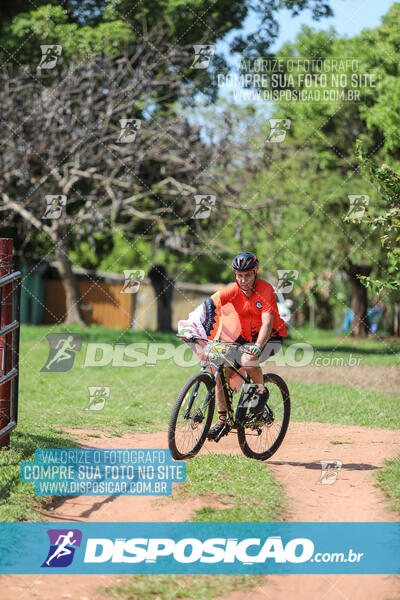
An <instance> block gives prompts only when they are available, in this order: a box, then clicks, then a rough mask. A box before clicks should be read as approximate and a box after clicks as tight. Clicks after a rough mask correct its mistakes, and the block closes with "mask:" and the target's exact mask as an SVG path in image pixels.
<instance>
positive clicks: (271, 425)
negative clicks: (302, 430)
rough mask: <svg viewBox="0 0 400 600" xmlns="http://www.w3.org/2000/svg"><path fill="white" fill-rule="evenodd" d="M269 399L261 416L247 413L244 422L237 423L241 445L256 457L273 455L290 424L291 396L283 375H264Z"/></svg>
mask: <svg viewBox="0 0 400 600" xmlns="http://www.w3.org/2000/svg"><path fill="white" fill-rule="evenodd" d="M264 385H265V386H266V387H267V389H268V391H269V399H268V402H267V404H266V407H265V410H264V413H263V415H262V416H261V417H257V418H256V417H254V416H253V415H251V414H250V413H249V414H247V415H246V417H245V420H244V424H243V425H239V424H238V426H237V434H238V439H239V445H240V448H241V450H242V452H243V454H244V455H245V456H248V457H249V458H255V459H256V460H266V459H267V458H270V457H271V456H272V455H273V454H274V453H275V452H276V451H277V450H278V448H279V446H280V445H281V443H282V441H283V438H284V437H285V435H286V431H287V428H288V425H289V419H290V395H289V390H288V387H287V385H286V383H285V382H284V381H283V379H282V377H279V375H275V374H274V373H268V374H266V375H264Z"/></svg>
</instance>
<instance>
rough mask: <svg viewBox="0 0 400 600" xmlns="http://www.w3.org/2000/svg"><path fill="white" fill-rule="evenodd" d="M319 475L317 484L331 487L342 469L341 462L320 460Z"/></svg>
mask: <svg viewBox="0 0 400 600" xmlns="http://www.w3.org/2000/svg"><path fill="white" fill-rule="evenodd" d="M319 462H320V463H321V475H320V476H319V480H318V481H317V483H319V484H322V485H333V484H334V483H335V481H336V479H337V478H338V475H339V472H340V470H341V468H342V461H341V460H320V461H319Z"/></svg>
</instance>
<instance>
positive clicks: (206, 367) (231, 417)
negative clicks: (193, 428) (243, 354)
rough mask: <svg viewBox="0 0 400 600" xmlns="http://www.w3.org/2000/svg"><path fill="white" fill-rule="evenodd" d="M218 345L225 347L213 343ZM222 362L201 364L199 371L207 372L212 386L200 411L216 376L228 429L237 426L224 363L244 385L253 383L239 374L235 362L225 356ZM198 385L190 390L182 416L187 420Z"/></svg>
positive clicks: (214, 385)
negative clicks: (219, 383) (219, 378)
mask: <svg viewBox="0 0 400 600" xmlns="http://www.w3.org/2000/svg"><path fill="white" fill-rule="evenodd" d="M177 337H180V336H177ZM195 339H198V340H201V341H204V342H207V343H210V342H211V343H212V342H214V341H215V340H205V339H204V338H200V337H198V338H197V337H196V338H195ZM219 343H223V344H225V345H226V343H225V342H216V341H215V344H216V345H217V344H219ZM232 346H233V344H232ZM216 351H217V354H219V353H220V352H219V350H218V347H216ZM221 356H222V355H221ZM223 361H224V362H223V363H222V364H218V363H214V362H213V361H212V360H206V361H203V362H202V363H201V369H200V370H201V371H207V372H208V373H210V375H212V376H213V385H212V386H211V387H210V389H209V391H208V393H207V396H206V398H205V400H204V402H203V406H202V411H204V409H205V408H206V406H207V404H208V402H209V397H210V394H211V393H212V392H214V390H215V387H216V385H217V378H218V375H219V376H220V377H221V383H222V389H223V391H224V396H225V402H226V407H227V418H228V424H229V425H230V427H235V425H236V424H237V421H236V414H235V412H234V408H233V393H232V390H231V387H230V385H229V382H228V378H227V376H226V365H225V363H227V366H229V367H230V368H231V369H233V370H234V371H235V373H236V374H237V375H239V376H240V377H241V378H242V379H243V381H244V382H245V383H247V384H252V383H254V382H253V381H252V379H250V377H249V376H248V375H247V373H246V374H245V375H243V373H241V372H240V370H239V369H238V368H237V367H236V365H235V361H232V360H230V359H229V358H228V357H226V356H224V357H223ZM210 367H212V368H214V369H215V373H213V372H212V371H211V369H210ZM199 385H200V384H199V383H196V384H195V385H194V387H193V390H192V392H191V394H190V399H189V402H188V407H187V409H186V411H185V415H184V416H185V417H186V418H188V416H189V415H190V411H191V409H192V406H193V402H194V400H195V398H196V396H197V392H198V389H199Z"/></svg>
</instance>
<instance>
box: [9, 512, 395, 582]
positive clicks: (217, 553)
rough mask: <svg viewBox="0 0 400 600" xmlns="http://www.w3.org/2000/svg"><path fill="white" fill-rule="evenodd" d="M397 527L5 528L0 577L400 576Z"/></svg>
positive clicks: (86, 525)
mask: <svg viewBox="0 0 400 600" xmlns="http://www.w3.org/2000/svg"><path fill="white" fill-rule="evenodd" d="M399 572H400V525H399V524H396V523H79V524H77V523H76V522H75V523H1V524H0V573H1V574H6V573H24V574H29V573H40V574H46V573H51V574H55V573H82V574H84V573H121V574H122V573H247V574H252V573H278V574H292V573H301V574H303V573H304V574H306V573H309V574H323V573H343V574H345V573H349V574H379V573H385V574H398V573H399Z"/></svg>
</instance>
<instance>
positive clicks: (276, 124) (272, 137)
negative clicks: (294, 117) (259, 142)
mask: <svg viewBox="0 0 400 600" xmlns="http://www.w3.org/2000/svg"><path fill="white" fill-rule="evenodd" d="M268 120H269V125H270V127H271V130H270V132H269V135H268V137H267V139H266V140H265V141H266V143H275V144H276V143H280V142H283V141H284V139H285V137H286V133H287V131H288V130H289V129H290V123H291V120H290V119H268Z"/></svg>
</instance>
